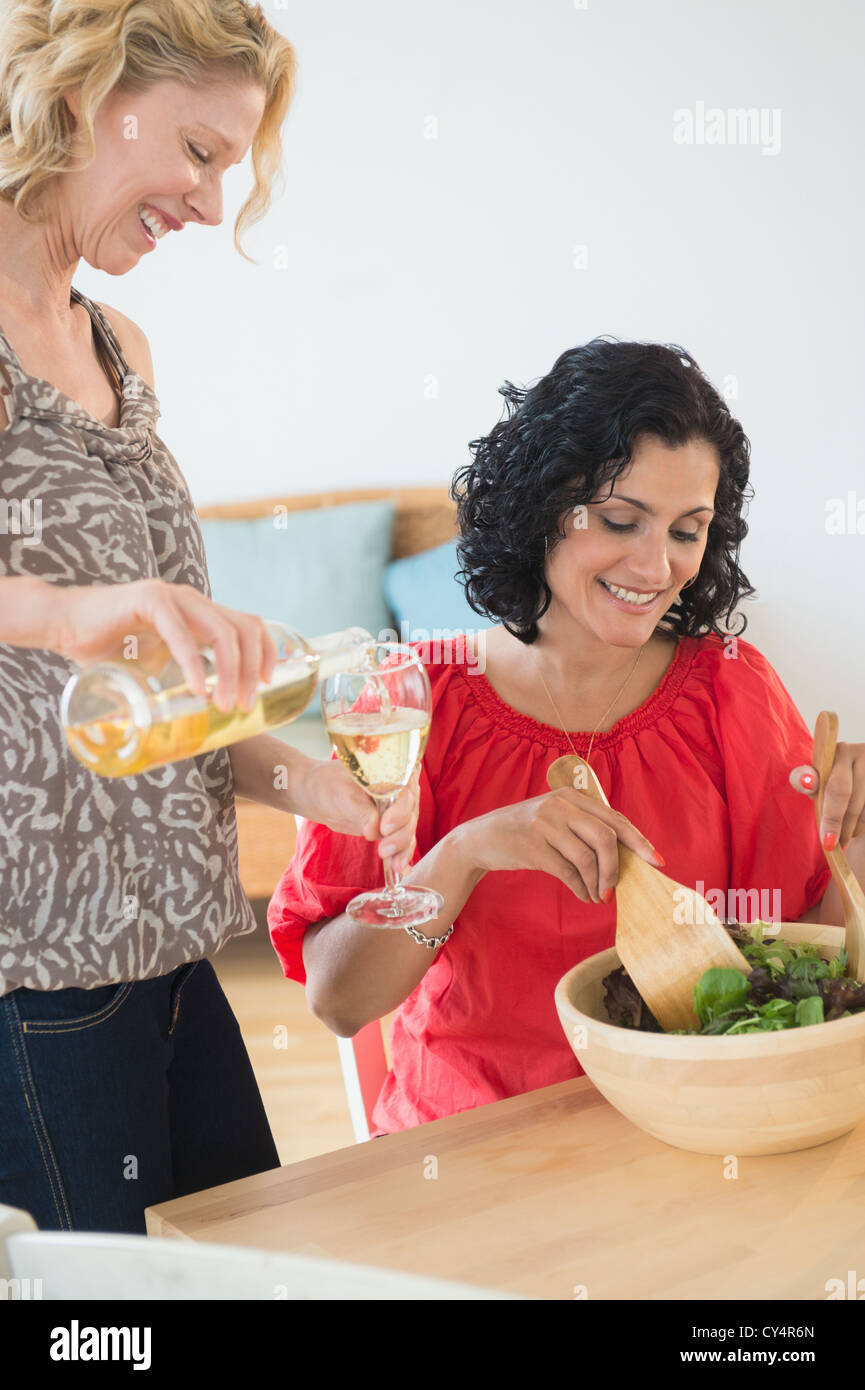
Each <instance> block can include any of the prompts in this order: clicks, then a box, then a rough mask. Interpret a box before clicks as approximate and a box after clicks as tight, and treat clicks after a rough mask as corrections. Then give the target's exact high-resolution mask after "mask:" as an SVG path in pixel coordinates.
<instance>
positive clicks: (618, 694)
mask: <svg viewBox="0 0 865 1390" xmlns="http://www.w3.org/2000/svg"><path fill="white" fill-rule="evenodd" d="M648 645H649V644H648V642H645V643H644V644H643V646H642V647H641V648H640V650H639V651H638V652H637V660H636V661H635V662H634V664H633V666H632V667H631V669H630V671H629V672H628V674H627V676H626V677H625V681H624V684H623V685H622V686H621V687H620V689H619V690H618V691H617V692H616V694H615V695H614V696H613V699H612V700H611V701H610V703H609V704H608V705H607V708H606V709H605V710H604V712H603V714H602V715H601V717H600V719H599V720H598V722H597V724H596V725H595V727H594V729H593V730H592V737H591V738H590V740H589V751H588V753H587V754H586V756H585V759H584V761H585V762H588V761H589V758H590V757H591V753H592V744H593V743H594V741H595V734H596V733H597V732H598V729H599V728H600V727H601V725H602V724H603V722H604V720H605V719H606V717H607V715H608V714H609V712H610V710H611V709H612V708H613V705H614V704H615V703H616V701H617V700H618V698H619V696H620V695H621V693H622V691H623V690H624V688H625V686H626V685H627V684H628V681H629V680H630V679H631V676H632V675H633V674H634V672H635V671H636V669H637V666H638V665H639V662H640V657H641V656H642V655H643V652H644V651H645V649H646V647H647V646H648ZM529 650H532V649H531V648H530V649H529ZM534 656H535V661H536V662H537V663H538V675H539V676H540V678H541V685H542V686H543V687H544V690H545V691H546V692H547V699H548V700H549V702H550V704H551V705H552V707H553V713H554V714H555V716H556V718H557V719H558V721H559V724H560V725H561V729H562V733H563V734H564V736H565V738H566V739H567V740H568V743H569V744H570V745H571V752H572V753H573V754H574V757H576V758H579V757H580V756H581V755H580V754H579V753H578V752H577V750H576V748H575V747H574V744H573V740H572V738H571V736H570V734H569V733H568V731H567V729H566V728H565V721H564V720H563V719H562V716H561V715H560V714H559V711H558V707H557V705H556V702H555V700H554V699H553V696H552V693H551V691H550V687H549V686H548V685H547V683H546V681H545V680H544V673H543V671H542V670H541V667H540V660H539V658H538V654H537V652H535V653H534Z"/></svg>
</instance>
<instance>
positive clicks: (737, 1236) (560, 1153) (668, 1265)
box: [147, 1077, 865, 1299]
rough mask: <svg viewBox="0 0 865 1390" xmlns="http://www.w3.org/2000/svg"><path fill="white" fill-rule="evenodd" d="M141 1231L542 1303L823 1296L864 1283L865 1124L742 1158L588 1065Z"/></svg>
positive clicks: (197, 1200) (154, 1219)
mask: <svg viewBox="0 0 865 1390" xmlns="http://www.w3.org/2000/svg"><path fill="white" fill-rule="evenodd" d="M736 1169H737V1171H738V1176H733V1173H734V1172H735V1171H736ZM435 1173H437V1176H434V1174H435ZM147 1229H148V1232H149V1233H150V1234H151V1235H154V1236H155V1235H164V1236H185V1237H188V1238H189V1239H192V1240H203V1241H207V1240H211V1241H218V1242H223V1243H227V1244H237V1245H246V1246H258V1247H261V1248H262V1249H266V1250H284V1251H291V1252H293V1253H295V1254H307V1255H316V1256H320V1257H323V1258H331V1259H339V1260H349V1261H354V1262H356V1263H362V1264H369V1265H378V1266H381V1267H384V1268H389V1269H398V1270H407V1271H410V1272H413V1273H418V1274H426V1275H429V1276H434V1277H439V1278H443V1279H458V1280H461V1281H463V1282H465V1283H470V1284H480V1285H483V1286H485V1287H486V1288H490V1289H499V1290H502V1291H505V1292H509V1293H517V1294H523V1295H528V1296H530V1297H535V1298H544V1299H574V1298H581V1297H582V1298H585V1297H587V1298H589V1299H610V1298H634V1299H642V1298H648V1299H679V1298H699V1299H708V1298H721V1299H735V1298H746V1299H763V1298H783V1299H825V1298H826V1297H827V1289H826V1283H827V1280H829V1279H840V1280H843V1281H844V1283H845V1284H846V1283H847V1281H848V1271H851V1270H853V1271H856V1272H857V1277H858V1278H859V1279H862V1280H863V1284H862V1289H863V1290H865V1124H862V1125H859V1126H858V1127H857V1128H856V1129H855V1130H854V1131H852V1133H850V1134H849V1135H846V1136H845V1137H843V1138H841V1139H836V1140H834V1141H833V1142H832V1143H830V1144H822V1145H820V1146H819V1147H817V1148H814V1149H803V1150H801V1151H800V1152H798V1153H791V1154H779V1155H777V1156H772V1157H763V1158H740V1159H739V1160H738V1165H736V1163H735V1162H734V1161H733V1160H732V1159H729V1158H728V1159H726V1160H725V1159H724V1158H721V1157H718V1158H715V1157H709V1156H706V1155H704V1154H692V1153H686V1152H685V1151H684V1150H682V1149H674V1148H670V1147H669V1146H668V1145H666V1144H663V1143H661V1142H660V1141H659V1140H657V1139H652V1138H650V1137H649V1136H648V1135H647V1134H644V1133H643V1132H642V1131H641V1130H639V1129H636V1128H635V1127H634V1126H633V1125H632V1124H631V1123H630V1121H628V1120H626V1119H624V1118H623V1116H621V1115H620V1114H619V1113H618V1111H617V1110H614V1109H613V1107H612V1106H611V1105H609V1104H608V1103H607V1101H605V1100H604V1098H603V1097H602V1096H601V1095H600V1093H599V1092H598V1091H597V1090H595V1088H594V1086H593V1085H592V1083H591V1082H590V1081H589V1080H588V1078H587V1077H580V1078H578V1079H577V1080H573V1081H565V1082H563V1083H561V1084H560V1085H557V1086H550V1087H547V1088H545V1089H543V1090H540V1091H531V1092H529V1093H528V1094H527V1095H523V1096H514V1097H513V1098H512V1099H510V1100H504V1101H499V1102H498V1103H497V1104H495V1105H486V1106H482V1107H481V1108H480V1109H477V1110H471V1111H466V1112H465V1113H463V1114H460V1115H452V1116H450V1117H448V1118H447V1119H444V1120H436V1121H435V1122H434V1123H432V1124H426V1125H421V1126H420V1127H419V1128H417V1129H411V1130H405V1131H403V1132H402V1133H400V1134H392V1135H388V1136H387V1137H386V1138H383V1139H373V1140H371V1141H370V1142H369V1143H366V1144H359V1145H356V1146H353V1147H351V1148H348V1149H338V1150H336V1151H335V1152H333V1153H327V1154H322V1155H320V1156H319V1157H317V1158H312V1159H307V1160H306V1161H304V1162H302V1163H293V1164H290V1165H289V1166H287V1167H285V1168H276V1169H273V1170H272V1171H271V1172H269V1173H260V1174H258V1175H257V1176H255V1177H252V1178H244V1179H242V1180H241V1181H239V1182H233V1183H227V1184H225V1185H224V1186H222V1187H215V1188H212V1189H211V1190H210V1191H208V1192H199V1193H196V1194H194V1195H192V1196H189V1197H181V1198H178V1199H176V1200H175V1201H171V1202H164V1203H162V1204H161V1205H160V1206H155V1207H151V1208H148V1210H147Z"/></svg>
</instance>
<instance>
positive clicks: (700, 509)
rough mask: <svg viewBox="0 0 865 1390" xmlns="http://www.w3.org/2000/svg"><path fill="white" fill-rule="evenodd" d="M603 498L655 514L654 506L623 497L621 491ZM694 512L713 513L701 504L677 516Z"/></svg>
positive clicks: (636, 499)
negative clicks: (625, 503) (629, 504)
mask: <svg viewBox="0 0 865 1390" xmlns="http://www.w3.org/2000/svg"><path fill="white" fill-rule="evenodd" d="M603 500H604V501H605V502H630V503H631V505H632V506H634V507H639V508H640V511H642V512H648V513H649V516H654V515H655V509H654V507H650V506H649V504H648V503H647V502H641V501H640V500H639V498H638V497H624V496H623V495H622V493H620V492H614V493H611V494H610V496H609V497H605V498H604V499H603ZM696 512H710V513H711V515H712V516H714V515H715V513H714V510H713V509H712V507H707V506H702V507H692V508H691V510H690V511H689V512H680V513H679V516H694V515H695V513H696Z"/></svg>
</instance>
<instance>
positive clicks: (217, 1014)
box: [0, 960, 279, 1233]
mask: <svg viewBox="0 0 865 1390" xmlns="http://www.w3.org/2000/svg"><path fill="white" fill-rule="evenodd" d="M278 1166H279V1157H278V1155H277V1152H276V1147H275V1145H274V1142H273V1136H272V1135H271V1132H270V1126H269V1125H268V1122H267V1116H266V1115H265V1113H264V1106H263V1104H262V1101H261V1096H260V1095H259V1091H258V1086H257V1084H256V1081H255V1077H254V1075H253V1071H252V1067H251V1065H250V1062H249V1058H248V1056H247V1053H246V1048H245V1046H244V1043H243V1039H242V1038H241V1036H240V1029H239V1028H238V1025H237V1020H236V1019H235V1017H234V1014H233V1013H232V1012H231V1009H230V1007H229V1004H228V1000H227V999H226V997H225V995H224V994H223V992H222V988H221V987H220V984H219V981H218V980H217V978H216V973H215V971H214V969H213V967H212V965H211V964H210V962H209V961H207V960H199V961H192V962H189V963H188V964H186V965H181V966H178V968H177V969H176V970H173V971H171V973H170V974H168V975H162V976H160V977H159V978H158V979H154V980H139V981H136V982H133V983H131V984H121V985H113V984H112V985H105V986H104V987H102V988H99V989H61V990H35V989H16V990H12V992H11V993H10V994H7V995H4V996H3V998H0V1202H5V1203H7V1204H8V1205H9V1206H13V1207H23V1208H24V1209H25V1210H26V1211H29V1212H30V1214H31V1216H32V1217H33V1219H34V1220H35V1222H36V1224H37V1226H39V1227H40V1228H41V1229H45V1230H66V1231H72V1230H74V1231H117V1232H139V1233H141V1232H143V1231H144V1230H145V1224H144V1208H145V1207H147V1206H150V1205H152V1204H153V1203H154V1202H166V1201H168V1200H169V1199H170V1198H172V1197H183V1196H186V1194H187V1193H190V1192H199V1191H201V1190H202V1189H203V1188H207V1187H215V1186H217V1185H218V1184H219V1183H224V1182H232V1181H233V1180H234V1179H235V1178H243V1177H247V1176H249V1175H250V1174H252V1173H261V1172H264V1171H265V1170H266V1169H269V1168H276V1167H278Z"/></svg>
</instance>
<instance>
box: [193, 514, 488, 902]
mask: <svg viewBox="0 0 865 1390" xmlns="http://www.w3.org/2000/svg"><path fill="white" fill-rule="evenodd" d="M199 518H200V520H201V523H202V533H203V535H204V541H205V548H206V550H207V557H208V567H209V569H210V578H211V586H212V590H213V597H214V599H215V600H216V601H217V602H219V603H223V604H226V605H228V606H230V607H234V608H239V609H242V610H243V611H245V612H257V613H259V614H260V615H261V616H262V617H268V618H269V617H272V618H279V619H280V620H281V621H283V622H285V623H287V624H289V625H290V626H291V627H294V628H296V629H297V630H298V631H299V632H301V633H303V635H304V636H305V637H315V636H318V635H320V634H322V633H324V632H330V631H336V630H337V629H339V628H342V627H349V626H361V627H366V628H367V629H368V630H369V631H370V632H373V633H375V634H376V635H378V634H379V633H380V632H382V631H384V630H389V631H390V632H391V635H392V640H399V641H417V640H423V639H424V638H425V637H427V636H432V635H433V631H432V630H433V629H436V630H438V632H439V633H440V634H443V635H446V634H447V632H449V631H450V632H454V631H456V632H459V631H475V630H478V629H479V628H483V627H485V626H487V625H488V624H487V623H486V622H485V621H484V620H483V619H481V618H479V617H478V616H477V615H476V614H475V613H473V611H472V610H471V609H470V608H469V606H468V604H467V602H466V599H465V595H464V592H463V590H462V587H461V586H460V585H459V583H458V581H457V580H456V579H455V570H456V567H457V561H456V556H455V550H454V545H455V540H456V507H455V505H454V503H453V502H452V501H451V499H450V497H449V495H448V489H447V487H446V486H441V487H408V488H366V489H359V490H354V491H335V492H322V493H309V494H302V495H292V496H287V497H270V498H262V499H256V500H253V501H243V502H231V503H225V504H222V505H219V506H209V507H202V508H200V509H199ZM273 732H274V734H275V735H276V736H277V737H280V738H282V739H283V740H284V741H285V742H286V743H288V744H290V745H291V746H292V747H295V748H299V749H301V750H302V751H303V752H305V753H308V754H309V755H311V756H313V757H321V758H327V757H329V756H330V743H329V740H328V737H327V734H326V732H325V729H324V725H323V723H322V719H321V711H320V706H319V703H318V699H317V698H316V699H315V700H314V701H313V703H312V705H311V706H310V707H309V709H308V710H307V711H306V712H305V714H304V715H303V716H301V718H299V719H297V720H295V721H294V723H292V724H290V725H287V726H285V728H283V729H280V730H274V731H273ZM237 818H238V836H239V863H240V877H241V881H242V883H243V886H244V889H245V891H246V893H247V896H248V897H250V898H253V899H255V898H268V897H270V895H271V893H272V892H273V889H274V888H275V886H276V884H277V882H278V880H279V878H280V876H281V875H282V873H283V871H284V870H285V867H286V865H287V864H288V862H289V860H290V859H291V857H292V854H293V853H294V845H295V839H296V831H295V822H294V820H293V818H292V817H291V816H287V815H285V814H284V813H281V812H279V811H275V810H273V809H271V808H270V807H267V806H260V805H258V804H257V803H254V802H250V801H245V800H243V799H242V798H238V802H237Z"/></svg>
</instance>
